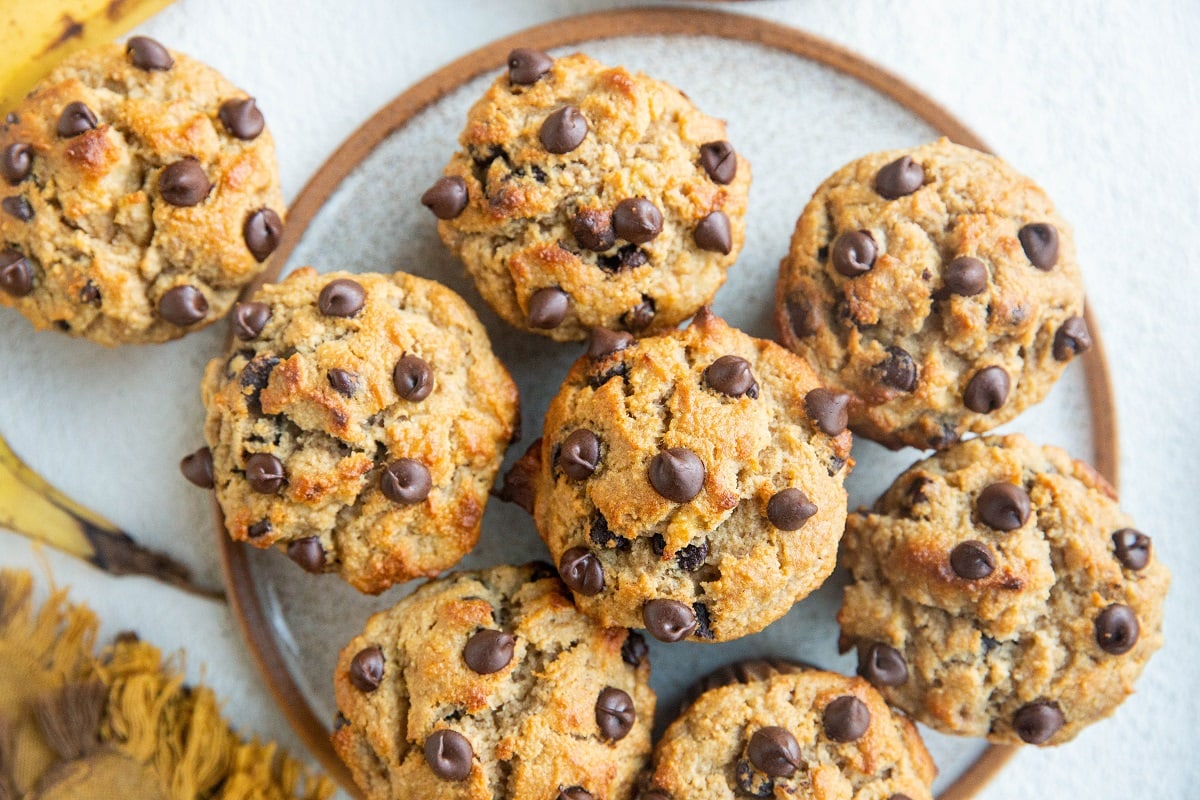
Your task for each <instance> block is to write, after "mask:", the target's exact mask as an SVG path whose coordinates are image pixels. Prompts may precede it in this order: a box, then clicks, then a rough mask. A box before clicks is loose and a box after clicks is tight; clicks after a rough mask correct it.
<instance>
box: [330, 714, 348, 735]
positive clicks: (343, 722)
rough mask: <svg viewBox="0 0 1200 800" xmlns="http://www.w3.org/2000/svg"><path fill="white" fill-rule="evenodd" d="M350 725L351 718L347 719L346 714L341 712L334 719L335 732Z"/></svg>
mask: <svg viewBox="0 0 1200 800" xmlns="http://www.w3.org/2000/svg"><path fill="white" fill-rule="evenodd" d="M349 724H350V718H349V717H347V716H346V715H345V714H343V713H342V712H341V711H339V712H337V715H336V716H335V717H334V718H333V729H334V731H340V730H341V729H342V728H344V727H346V726H347V725H349Z"/></svg>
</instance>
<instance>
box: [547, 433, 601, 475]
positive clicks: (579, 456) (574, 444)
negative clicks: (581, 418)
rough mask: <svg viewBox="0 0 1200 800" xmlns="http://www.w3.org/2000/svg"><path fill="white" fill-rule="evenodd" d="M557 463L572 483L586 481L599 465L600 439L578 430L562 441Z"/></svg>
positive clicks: (592, 434)
mask: <svg viewBox="0 0 1200 800" xmlns="http://www.w3.org/2000/svg"><path fill="white" fill-rule="evenodd" d="M557 463H558V466H559V468H560V469H562V471H563V472H565V473H566V475H567V477H568V478H570V479H571V480H573V481H582V480H587V479H588V478H590V477H591V476H592V473H593V472H595V471H596V467H597V466H598V465H599V463H600V437H598V436H597V435H596V434H594V433H592V432H591V431H589V430H587V429H584V428H580V429H579V430H577V431H572V433H571V435H570V436H568V437H567V438H566V439H564V440H563V443H562V447H561V448H560V449H559V452H558V458H557Z"/></svg>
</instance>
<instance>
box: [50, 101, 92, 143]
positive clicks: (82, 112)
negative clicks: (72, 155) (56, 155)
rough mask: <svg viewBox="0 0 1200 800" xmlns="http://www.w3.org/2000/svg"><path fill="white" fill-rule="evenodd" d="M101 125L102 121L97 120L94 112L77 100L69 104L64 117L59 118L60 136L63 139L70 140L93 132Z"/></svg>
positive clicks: (64, 111)
mask: <svg viewBox="0 0 1200 800" xmlns="http://www.w3.org/2000/svg"><path fill="white" fill-rule="evenodd" d="M99 124H100V121H99V120H98V119H96V115H95V114H93V113H92V110H91V109H90V108H88V107H87V106H85V105H84V104H83V103H81V102H79V101H78V100H76V101H75V102H74V103H68V104H67V107H66V108H64V109H63V112H62V116H60V117H59V118H58V135H59V137H61V138H63V139H70V138H72V137H75V136H78V135H79V134H81V133H87V132H88V131H90V130H93V129H94V128H95V127H96V126H97V125H99Z"/></svg>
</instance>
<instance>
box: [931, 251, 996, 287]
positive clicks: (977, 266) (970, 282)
mask: <svg viewBox="0 0 1200 800" xmlns="http://www.w3.org/2000/svg"><path fill="white" fill-rule="evenodd" d="M987 282H988V270H987V267H986V266H984V263H983V262H982V261H980V260H979V259H978V258H971V257H970V256H959V257H958V258H956V259H954V260H953V261H951V262H950V264H949V265H948V266H947V267H946V274H945V275H943V276H942V285H943V286H944V287H945V288H946V291H948V292H949V293H950V294H957V295H961V296H963V297H974V296H975V295H977V294H979V293H980V292H982V291H983V290H984V289H986V288H987Z"/></svg>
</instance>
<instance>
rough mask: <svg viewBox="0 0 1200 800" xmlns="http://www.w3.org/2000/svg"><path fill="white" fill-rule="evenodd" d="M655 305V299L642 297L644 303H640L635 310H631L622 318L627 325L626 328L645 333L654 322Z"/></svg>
mask: <svg viewBox="0 0 1200 800" xmlns="http://www.w3.org/2000/svg"><path fill="white" fill-rule="evenodd" d="M654 314H655V303H654V299H653V298H650V297H647V296H646V295H642V302H640V303H638V304H637V305H636V306H634V307H633V308H631V309H629V311H627V312H626V313H625V315H624V316H623V317H622V318H621V321H622V322H624V323H625V327H626V328H629V330H631V331H644V330H645V329H646V328H649V327H650V323H652V322H654Z"/></svg>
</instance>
